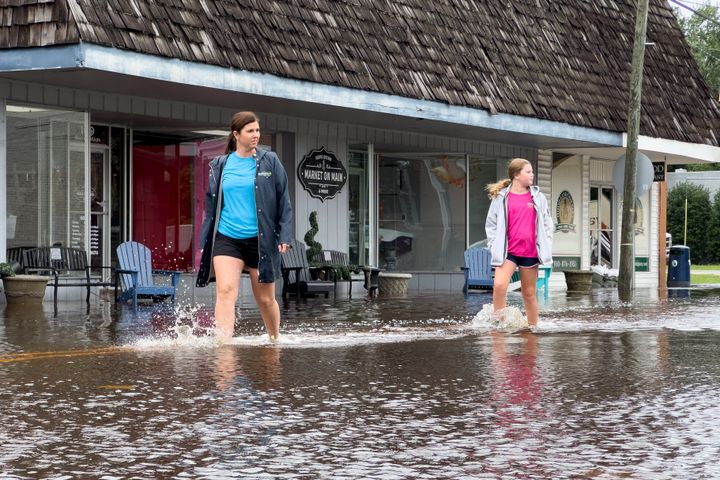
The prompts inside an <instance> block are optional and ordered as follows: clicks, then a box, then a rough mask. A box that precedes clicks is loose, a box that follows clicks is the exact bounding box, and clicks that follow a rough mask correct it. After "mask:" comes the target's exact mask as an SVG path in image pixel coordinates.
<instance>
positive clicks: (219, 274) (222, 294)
mask: <svg viewBox="0 0 720 480" xmlns="http://www.w3.org/2000/svg"><path fill="white" fill-rule="evenodd" d="M244 266H245V262H243V261H242V260H240V259H239V258H235V257H230V256H226V255H218V256H216V257H213V268H214V269H215V292H216V298H215V328H216V330H217V334H218V336H219V337H222V338H225V339H228V338H230V337H232V335H233V331H234V329H235V303H236V302H237V297H238V292H239V291H240V276H241V274H242V271H243V268H244Z"/></svg>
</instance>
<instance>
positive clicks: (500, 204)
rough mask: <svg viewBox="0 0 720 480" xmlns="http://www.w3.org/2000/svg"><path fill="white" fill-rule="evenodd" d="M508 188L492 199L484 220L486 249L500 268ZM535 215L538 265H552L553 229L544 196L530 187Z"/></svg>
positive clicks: (505, 238)
mask: <svg viewBox="0 0 720 480" xmlns="http://www.w3.org/2000/svg"><path fill="white" fill-rule="evenodd" d="M509 189H510V187H506V188H503V189H502V190H500V192H499V193H498V195H497V196H496V197H495V198H493V200H492V202H491V203H490V210H488V214H487V219H486V220H485V235H486V236H487V248H488V249H489V250H490V253H491V254H492V264H493V265H495V266H500V265H502V264H503V262H504V261H505V258H506V257H507V194H508V190H509ZM530 194H531V196H532V201H533V204H534V205H535V213H536V214H537V215H536V216H537V239H536V241H535V244H536V245H537V256H538V258H539V259H540V263H542V264H543V265H546V266H549V265H552V261H553V260H552V234H553V230H554V228H555V226H554V224H553V220H552V217H551V216H550V210H549V207H548V202H547V199H546V198H545V195H543V193H542V192H541V191H540V188H539V187H537V186H535V185H533V186H531V187H530Z"/></svg>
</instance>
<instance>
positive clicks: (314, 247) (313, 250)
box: [303, 211, 323, 267]
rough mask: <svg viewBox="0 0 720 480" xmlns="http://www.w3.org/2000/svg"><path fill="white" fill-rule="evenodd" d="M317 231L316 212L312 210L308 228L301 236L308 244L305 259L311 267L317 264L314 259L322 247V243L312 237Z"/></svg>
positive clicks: (317, 256) (318, 255)
mask: <svg viewBox="0 0 720 480" xmlns="http://www.w3.org/2000/svg"><path fill="white" fill-rule="evenodd" d="M318 231H319V228H318V222H317V212H315V211H313V212H310V230H308V231H307V233H306V234H305V237H303V239H304V240H305V245H307V246H308V251H307V259H308V263H309V264H310V266H311V267H317V266H319V264H318V262H316V261H315V259H316V258H319V257H320V253H321V252H322V248H323V247H322V244H321V243H320V242H316V241H315V238H314V237H315V235H317V233H318Z"/></svg>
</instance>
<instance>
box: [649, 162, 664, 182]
mask: <svg viewBox="0 0 720 480" xmlns="http://www.w3.org/2000/svg"><path fill="white" fill-rule="evenodd" d="M652 164H653V170H654V176H653V182H664V181H665V162H652Z"/></svg>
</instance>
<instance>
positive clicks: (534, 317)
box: [520, 267, 538, 325]
mask: <svg viewBox="0 0 720 480" xmlns="http://www.w3.org/2000/svg"><path fill="white" fill-rule="evenodd" d="M537 278H538V267H533V268H521V269H520V289H521V291H522V297H523V301H524V302H525V312H526V313H527V319H528V325H537V323H538V303H537V295H536V292H535V290H536V289H537Z"/></svg>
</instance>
